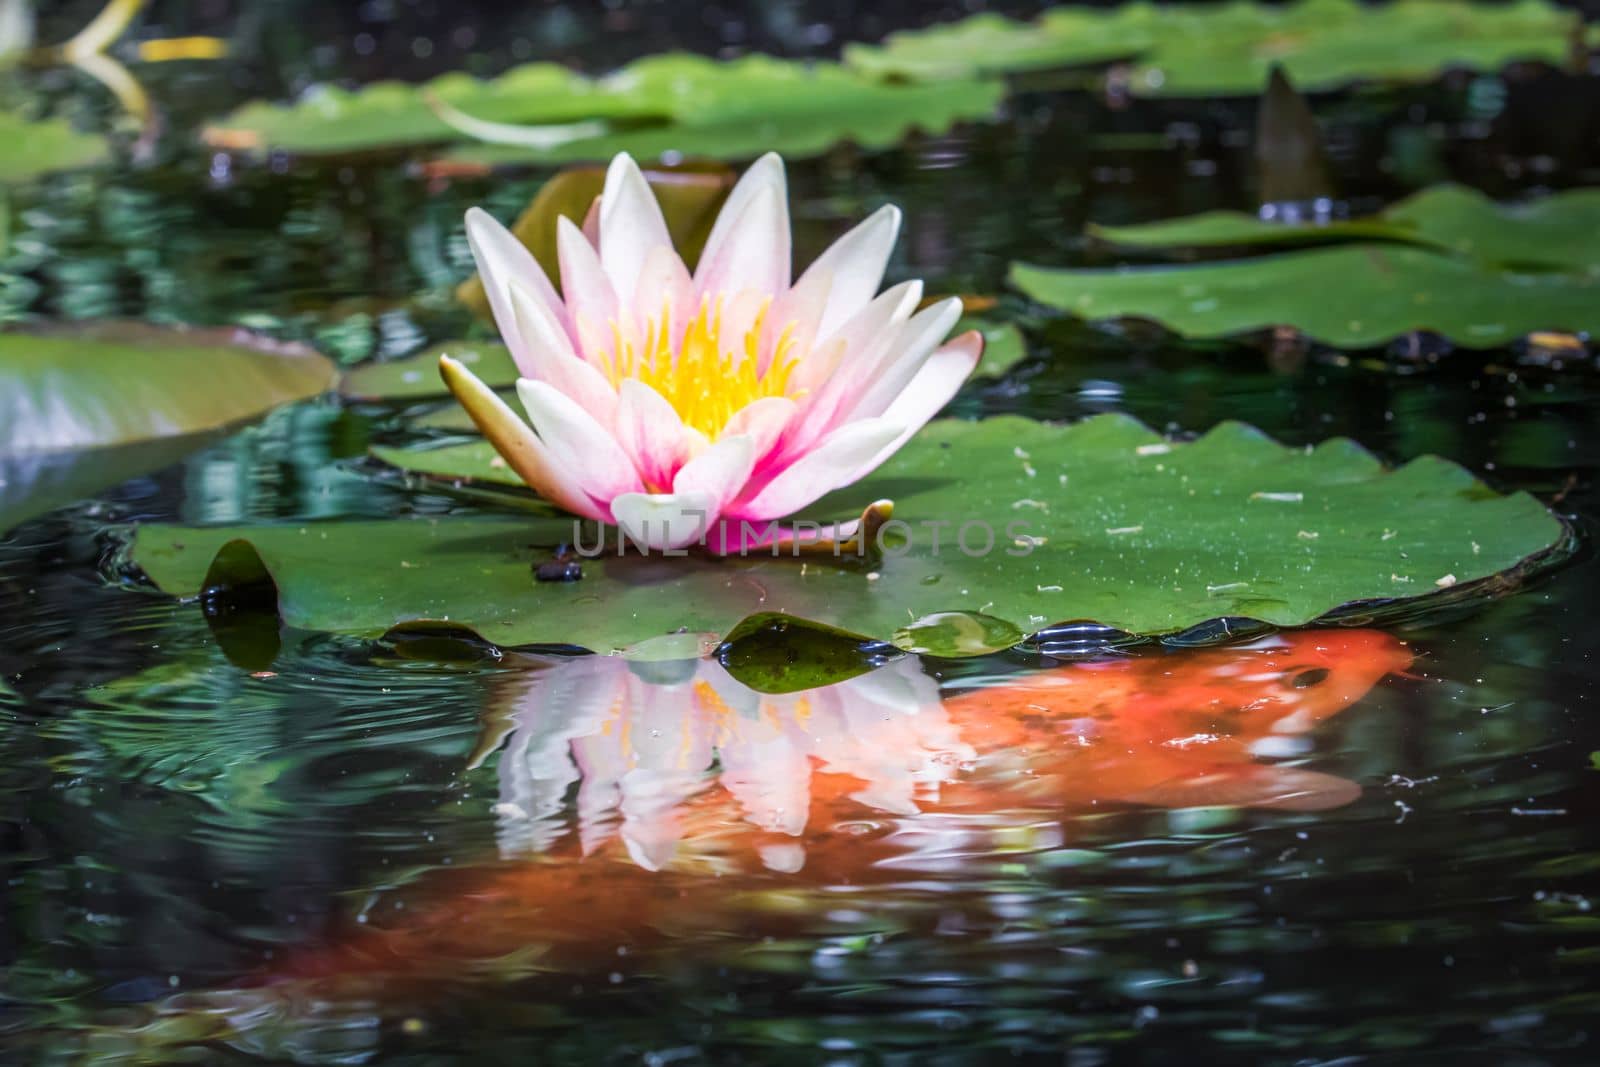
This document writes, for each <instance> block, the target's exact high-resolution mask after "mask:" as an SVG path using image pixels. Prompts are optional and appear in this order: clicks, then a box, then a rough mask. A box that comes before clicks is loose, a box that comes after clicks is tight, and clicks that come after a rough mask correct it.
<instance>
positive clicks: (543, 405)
mask: <svg viewBox="0 0 1600 1067" xmlns="http://www.w3.org/2000/svg"><path fill="white" fill-rule="evenodd" d="M900 223H901V216H900V212H899V211H898V210H897V209H896V208H893V207H885V208H882V209H880V210H879V211H877V212H875V213H874V214H873V215H872V216H871V217H869V218H868V219H866V220H865V221H863V222H862V223H860V224H859V225H858V226H856V227H855V228H854V229H852V230H850V231H849V232H848V233H846V234H845V235H844V236H843V237H841V238H839V240H838V241H836V242H835V243H834V244H833V245H832V246H831V247H830V248H829V249H828V250H827V251H826V252H824V253H823V254H822V255H821V256H820V257H818V258H817V260H816V261H815V262H813V263H812V264H811V265H810V267H809V268H808V269H807V270H806V271H805V272H804V273H803V274H801V276H800V278H799V280H798V281H797V282H792V281H791V279H792V273H791V271H792V267H791V258H792V249H791V236H790V226H789V202H788V186H787V181H786V179H785V176H784V169H783V161H782V160H781V159H780V158H779V157H778V156H776V155H767V156H763V157H762V158H761V159H759V160H757V161H756V162H755V164H753V165H752V166H751V167H750V169H749V170H747V171H746V172H745V174H744V175H743V177H741V178H740V180H739V182H738V183H737V184H736V185H735V186H734V188H733V190H732V191H731V192H730V193H729V195H728V199H727V201H726V203H725V204H724V205H723V207H722V210H721V212H720V213H719V214H718V216H717V219H716V221H715V223H714V224H713V226H712V229H711V233H710V235H709V236H708V238H707V241H706V246H705V251H704V252H703V254H702V255H701V259H700V263H699V265H698V267H697V268H696V270H695V271H694V272H693V274H691V273H690V271H689V270H688V268H687V267H686V266H685V265H684V262H683V260H682V258H681V257H680V256H679V254H678V253H677V251H676V250H674V249H673V247H672V244H671V237H670V235H669V233H668V230H667V225H666V221H665V219H664V217H663V215H662V212H661V208H660V205H659V204H658V203H657V201H656V199H655V196H654V194H653V193H652V191H651V189H650V186H649V184H648V183H647V182H646V181H645V178H644V175H643V173H642V172H641V171H640V170H639V167H638V165H637V164H635V163H634V161H633V160H632V159H631V158H629V157H628V156H627V155H625V154H624V155H619V156H617V157H616V159H614V160H613V161H612V163H611V166H610V167H609V169H608V170H607V172H606V181H605V187H604V191H603V192H602V194H601V196H600V197H599V199H598V201H597V206H596V207H595V208H594V209H591V211H590V213H589V216H588V217H587V218H586V219H585V220H584V225H583V228H582V229H580V228H579V227H578V226H577V225H576V224H575V223H574V222H573V221H571V220H568V219H562V220H560V222H559V223H558V228H557V242H556V243H557V255H558V260H559V264H560V274H561V277H560V283H561V289H562V291H561V294H559V295H558V294H557V293H556V291H555V287H554V286H553V285H552V284H551V280H550V279H549V278H547V277H546V276H545V274H544V273H543V271H542V270H541V269H540V267H539V265H538V264H537V263H536V262H535V261H534V259H533V257H532V255H531V254H529V253H528V251H527V250H526V249H525V248H523V247H522V245H521V244H520V243H519V242H518V241H517V240H516V238H515V237H513V236H512V235H511V234H510V233H509V232H508V231H507V230H506V229H505V228H504V227H502V226H501V225H500V224H499V223H497V222H495V221H494V220H493V219H492V218H490V217H489V216H488V215H486V214H485V213H483V212H482V211H478V210H476V209H475V210H473V211H472V212H470V213H469V214H468V217H467V236H468V240H469V242H470V243H471V245H472V252H473V256H474V258H475V260H476V261H477V264H478V268H479V271H480V273H481V274H482V275H483V280H484V287H485V290H486V292H487V293H488V297H489V301H490V304H491V306H492V308H493V310H494V315H495V322H496V324H497V325H498V326H499V328H500V332H501V333H502V335H504V337H505V340H506V344H507V345H508V346H509V347H510V349H511V351H512V354H513V356H514V357H515V359H516V361H517V365H518V367H519V368H521V370H522V372H523V374H524V375H525V377H524V378H523V379H522V380H520V381H519V382H518V383H517V389H518V394H519V396H520V397H521V399H522V402H523V404H524V406H525V407H526V409H527V413H528V420H529V423H531V426H529V425H528V424H523V423H521V420H519V419H517V418H516V416H515V414H514V413H513V412H511V409H510V408H509V407H507V406H506V405H505V404H504V403H503V402H501V401H500V400H499V399H498V398H497V397H495V395H494V394H493V392H491V391H490V390H488V389H487V388H485V387H484V386H483V384H482V383H481V382H478V381H477V379H475V378H473V377H472V376H471V375H470V374H469V373H468V372H467V371H466V370H465V368H463V367H461V366H460V365H459V364H455V363H454V362H453V361H449V362H448V363H447V364H445V365H442V367H441V370H442V372H443V373H444V374H445V376H446V380H447V381H449V382H450V383H451V388H452V390H453V391H454V392H455V393H456V394H457V396H459V397H461V398H462V403H463V404H464V405H466V406H467V407H468V409H469V411H472V412H473V418H474V420H475V421H477V422H478V424H479V425H480V427H483V428H484V432H485V433H486V434H487V435H489V437H490V440H491V441H492V442H493V443H494V445H495V447H496V448H498V449H500V450H501V451H502V453H504V454H505V456H506V459H507V462H509V463H510V464H511V465H512V467H513V469H515V470H516V471H517V472H518V473H519V474H520V475H522V477H523V478H524V479H525V480H526V481H527V482H528V484H529V485H531V486H532V487H533V488H535V489H536V490H538V491H539V492H540V493H542V494H544V495H546V496H547V497H549V498H550V499H551V500H552V501H553V502H555V503H557V504H558V505H560V506H561V507H565V508H568V509H569V510H571V511H573V512H574V513H576V514H579V515H583V516H585V517H588V518H596V519H600V520H602V521H610V522H614V523H616V524H617V525H618V526H620V527H621V528H622V529H623V531H624V532H625V533H626V534H627V535H628V536H629V537H630V538H632V539H633V540H635V541H636V542H639V543H642V544H645V545H647V546H649V547H650V548H653V549H658V550H668V549H674V550H675V549H679V548H682V547H684V546H686V545H689V544H692V543H695V542H700V543H707V544H708V547H710V548H711V549H712V550H713V551H718V550H722V551H729V550H736V549H738V548H740V547H748V546H747V545H746V544H745V542H747V541H752V540H753V541H757V542H760V541H763V540H765V539H769V538H771V537H779V536H782V535H781V534H776V535H774V534H761V533H758V534H753V535H751V536H750V537H746V536H745V534H744V533H743V532H742V530H741V532H739V533H738V534H737V535H730V534H729V532H728V530H727V526H728V525H730V524H731V525H732V526H734V527H735V528H738V527H739V525H740V522H741V520H750V521H754V522H760V523H767V522H769V521H770V520H775V519H779V518H782V517H784V516H787V515H791V514H793V513H795V512H796V511H797V510H799V509H801V508H803V507H805V506H806V505H808V504H810V503H811V502H812V501H814V500H816V499H817V498H818V497H820V496H822V495H823V494H825V493H827V492H830V491H831V490H833V489H836V488H838V487H840V486H842V485H847V484H849V483H850V482H853V481H855V480H857V479H859V478H861V477H862V476H864V475H866V474H867V473H868V472H870V471H871V470H872V469H873V468H874V467H876V466H877V465H878V464H879V463H881V462H883V461H884V460H885V459H886V458H888V456H889V455H890V454H892V453H893V452H894V451H895V449H897V448H899V447H900V446H901V445H902V444H903V443H904V442H905V441H906V440H907V438H909V437H910V435H911V434H913V433H915V432H916V430H917V429H918V428H920V427H921V426H922V424H923V423H925V422H926V421H927V420H928V419H929V418H931V417H932V416H933V415H934V414H935V413H936V412H937V411H938V410H939V408H941V407H942V406H943V405H944V404H945V403H947V402H948V401H949V399H950V397H951V396H953V395H954V393H955V391H956V390H957V389H959V388H960V385H961V383H962V381H964V380H965V378H966V377H967V376H968V375H969V374H971V372H972V370H973V368H974V367H975V366H976V364H977V360H978V356H979V355H980V354H981V352H982V339H981V337H980V336H979V335H978V334H976V333H970V334H964V335H963V336H962V337H960V338H957V339H956V340H954V341H951V342H948V343H945V344H943V345H942V346H941V342H942V341H943V339H944V337H945V335H946V334H947V333H948V332H949V330H950V328H951V326H952V325H953V324H954V322H955V320H956V318H957V317H958V316H959V315H960V302H959V301H956V300H947V301H942V302H940V303H939V304H936V305H934V306H933V307H930V308H928V309H925V310H923V311H921V312H917V311H916V308H917V305H918V304H919V303H920V302H921V299H922V283H921V282H918V281H908V282H904V283H902V284H899V285H896V286H894V287H893V288H891V289H889V290H888V291H887V292H884V293H881V294H878V293H877V289H878V286H879V285H880V284H881V283H882V280H883V275H884V271H885V270H886V268H887V266H888V262H889V258H890V254H891V252H892V250H893V247H894V243H895V239H896V237H897V236H898V234H899V230H900ZM875 294H876V295H875ZM719 529H720V533H719V532H718V531H719Z"/></svg>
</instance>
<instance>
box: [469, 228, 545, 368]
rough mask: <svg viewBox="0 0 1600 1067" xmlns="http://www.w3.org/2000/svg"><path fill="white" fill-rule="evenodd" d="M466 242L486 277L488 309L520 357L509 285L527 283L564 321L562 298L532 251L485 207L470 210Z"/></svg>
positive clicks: (536, 297) (520, 344) (533, 293)
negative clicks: (485, 209) (484, 208)
mask: <svg viewBox="0 0 1600 1067" xmlns="http://www.w3.org/2000/svg"><path fill="white" fill-rule="evenodd" d="M467 245H468V247H470V248H471V249H472V259H473V262H475V263H476V264H477V265H478V275H479V277H481V278H482V279H483V291H484V293H485V295H486V296H488V298H489V309H490V310H491V311H492V312H494V321H495V325H496V326H498V327H499V328H500V335H501V336H502V337H504V338H505V342H506V345H507V346H508V347H509V348H510V349H511V355H512V358H514V359H517V360H519V361H520V359H521V357H522V353H521V351H520V350H521V348H522V346H523V342H522V339H521V336H520V335H519V334H518V332H517V325H516V322H515V321H514V319H513V318H512V315H511V303H510V297H509V295H508V292H509V289H510V286H511V285H512V284H513V283H519V284H521V285H522V286H524V287H525V288H526V289H527V290H528V291H529V292H530V293H532V295H533V296H534V298H535V299H537V300H538V301H540V302H541V303H542V304H544V306H545V308H546V309H547V310H548V311H549V312H550V314H551V316H552V317H553V318H555V320H556V321H557V322H562V321H563V318H564V315H565V309H564V308H563V307H562V304H561V298H560V297H559V296H557V295H556V291H555V287H554V286H552V285H551V284H550V279H549V278H547V277H545V273H544V268H543V267H541V266H539V263H538V261H537V260H535V259H534V258H533V253H532V252H529V251H528V250H527V248H525V247H523V244H522V242H521V241H519V240H517V239H516V237H514V236H513V235H512V233H511V231H510V230H508V229H506V228H505V227H504V226H502V225H500V223H498V222H496V221H495V219H494V216H492V215H490V214H489V213H488V212H487V211H484V210H483V209H482V208H476V207H475V208H471V209H470V210H468V211H467Z"/></svg>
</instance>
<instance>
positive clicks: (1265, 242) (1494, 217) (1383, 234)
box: [1089, 185, 1600, 274]
mask: <svg viewBox="0 0 1600 1067" xmlns="http://www.w3.org/2000/svg"><path fill="white" fill-rule="evenodd" d="M1089 232H1090V233H1091V234H1093V235H1094V236H1095V237H1098V238H1100V239H1101V240H1103V241H1107V242H1109V243H1111V244H1114V245H1118V246H1121V247H1123V248H1139V249H1178V248H1231V247H1243V246H1271V245H1309V244H1323V243H1340V242H1351V241H1366V240H1381V241H1395V242H1399V243H1404V244H1414V245H1419V246H1422V247H1425V248H1430V249H1436V250H1442V251H1447V252H1452V253H1455V254H1457V255H1460V256H1465V257H1469V258H1472V259H1475V260H1479V261H1481V262H1483V263H1486V264H1491V265H1494V266H1500V267H1514V268H1521V269H1528V270H1547V271H1568V272H1572V273H1579V274H1600V242H1596V241H1595V239H1594V235H1595V234H1596V233H1600V189H1574V190H1571V191H1568V192H1564V193H1557V194H1556V195H1554V196H1548V197H1545V198H1543V199H1540V200H1535V201H1532V202H1529V203H1525V204H1498V203H1496V202H1495V201H1493V200H1491V199H1490V198H1489V197H1487V196H1485V195H1483V194H1482V193H1480V192H1478V191H1477V190H1474V189H1467V188H1464V187H1463V186H1459V185H1440V186H1436V187H1434V188H1432V189H1426V190H1424V191H1423V192H1420V193H1417V194H1416V195H1414V196H1411V197H1408V198H1406V199H1405V200H1402V201H1400V202H1399V203H1397V204H1395V205H1394V206H1393V207H1390V208H1388V209H1387V210H1385V211H1382V212H1379V213H1378V214H1377V215H1373V216H1370V217H1367V218H1359V219H1347V220H1332V221H1328V222H1325V223H1320V224H1319V223H1316V222H1301V223H1284V222H1276V221H1271V220H1264V219H1261V218H1259V217H1257V216H1254V215H1246V214H1244V213H1242V212H1236V211H1211V212H1206V213H1204V214H1200V215H1191V216H1188V217H1186V218H1179V219H1168V220H1163V221H1161V222H1151V223H1144V224H1141V225H1136V226H1093V225H1091V226H1090V227H1089Z"/></svg>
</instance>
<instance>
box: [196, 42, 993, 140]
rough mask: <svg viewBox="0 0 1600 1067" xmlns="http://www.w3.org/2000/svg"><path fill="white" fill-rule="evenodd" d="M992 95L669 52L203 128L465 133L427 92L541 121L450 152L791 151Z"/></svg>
mask: <svg viewBox="0 0 1600 1067" xmlns="http://www.w3.org/2000/svg"><path fill="white" fill-rule="evenodd" d="M1003 92H1004V90H1003V87H1001V86H998V85H994V84H992V83H988V82H982V81H976V80H960V79H957V80H952V81H949V82H944V83H940V84H916V85H907V84H898V83H889V82H885V81H881V80H879V79H876V78H872V77H868V76H865V75H862V74H859V73H857V72H855V71H852V70H849V69H846V68H844V67H842V66H839V65H837V64H832V63H816V64H806V63H798V62H791V61H787V60H781V59H774V58H772V57H769V56H759V55H755V56H747V57H744V58H742V59H738V60H733V61H730V62H718V61H716V60H712V59H707V58H704V57H700V56H691V55H684V54H669V55H660V56H651V57H648V58H646V59H641V60H639V61H637V62H635V63H632V64H630V65H629V66H627V67H624V68H622V69H621V70H619V71H617V72H615V73H614V74H611V75H608V76H606V77H604V78H599V79H589V78H585V77H582V76H581V75H578V74H574V73H572V72H571V71H569V70H567V69H566V68H564V67H560V66H557V65H554V64H548V63H536V64H529V65H527V66H522V67H517V68H514V69H512V70H510V71H508V72H507V73H505V74H503V75H501V76H500V77H499V78H496V79H494V80H493V81H478V80H476V79H473V78H470V77H468V76H466V75H463V74H449V75H446V76H444V77H442V78H438V79H436V80H434V81H432V82H429V83H427V84H426V85H424V86H420V87H419V86H409V85H402V84H399V83H395V82H384V83H380V84H377V85H371V86H367V87H365V88H362V89H358V90H355V91H354V92H347V91H345V90H342V89H338V88H334V87H321V88H318V89H316V90H315V91H313V92H312V93H310V94H308V95H307V96H306V97H304V98H303V99H301V100H300V101H299V102H297V103H295V104H293V105H289V106H281V105H276V104H268V103H254V104H248V105H246V106H245V107H243V108H241V109H240V110H238V111H236V112H234V113H233V114H232V115H230V116H228V117H227V118H225V119H223V120H221V121H220V122H219V123H217V124H216V125H215V126H214V127H212V128H210V129H209V130H208V131H207V133H206V136H207V139H208V140H210V141H211V142H212V143H214V144H220V145H227V146H230V147H240V148H261V149H269V148H270V149H278V150H283V151H288V152H295V153H302V154H321V153H340V152H351V151H358V150H363V149H372V148H381V147H393V146H397V145H422V144H441V143H449V142H459V141H462V140H464V139H465V135H464V134H463V133H461V132H460V131H459V130H457V129H456V128H454V127H452V126H450V125H448V124H446V123H445V122H444V121H443V120H441V119H440V118H438V117H437V116H436V115H435V114H434V112H433V110H432V108H431V107H430V105H429V102H428V98H429V95H430V94H431V95H432V96H433V97H436V98H437V99H438V100H440V101H443V102H445V103H447V104H449V105H450V106H451V107H453V108H455V109H457V110H458V111H460V112H462V113H464V114H466V115H469V116H471V117H472V118H473V119H479V120H484V121H490V122H496V123H509V124H515V125H521V126H539V127H546V129H545V130H544V131H543V132H542V133H541V134H540V135H539V136H540V137H541V139H542V144H541V145H540V146H539V147H531V146H526V145H503V144H476V145H469V146H464V147H462V148H460V149H458V150H457V151H455V152H453V153H451V156H450V158H452V159H456V160H460V161H471V162H477V163H500V162H540V163H552V162H563V163H564V162H576V161H596V160H605V159H608V158H610V157H611V156H612V155H614V154H615V153H616V152H619V151H629V152H632V153H633V154H634V155H636V156H638V157H639V158H640V159H641V160H654V159H658V158H660V157H661V156H663V155H665V154H668V153H676V154H678V155H681V156H709V157H713V158H718V159H740V158H747V157H752V156H756V155H759V154H761V153H762V152H765V151H779V152H783V153H785V154H786V155H790V156H801V155H806V154H815V153H818V152H822V151H825V150H826V149H827V148H829V147H831V146H832V145H834V144H837V143H839V142H841V141H847V140H849V141H855V142H857V143H859V144H862V145H865V146H868V147H882V146H886V145H889V144H893V143H896V142H898V141H899V140H901V139H902V138H903V137H904V136H905V134H906V133H907V132H908V131H909V130H911V129H913V128H922V129H926V130H928V131H929V132H933V133H941V132H943V131H944V130H945V129H947V128H948V127H949V126H950V124H951V123H953V122H955V121H957V120H960V119H981V118H986V117H988V116H989V115H990V114H991V113H992V112H993V111H994V109H995V108H996V107H997V106H998V105H999V102H1000V99H1001V96H1002V95H1003Z"/></svg>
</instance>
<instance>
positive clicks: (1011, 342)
mask: <svg viewBox="0 0 1600 1067" xmlns="http://www.w3.org/2000/svg"><path fill="white" fill-rule="evenodd" d="M967 330H977V331H978V332H980V333H982V334H983V358H982V359H980V360H979V361H978V366H977V369H976V370H974V371H973V372H972V376H973V377H974V378H997V377H999V376H1000V375H1002V374H1004V373H1005V372H1006V371H1008V370H1010V369H1011V368H1012V367H1015V366H1016V365H1017V364H1018V363H1020V362H1022V361H1023V360H1024V359H1026V358H1027V357H1028V343H1027V340H1026V339H1025V338H1023V336H1022V331H1021V330H1019V329H1017V327H1016V326H1015V325H1013V324H1012V323H1009V322H996V321H994V320H992V319H986V318H982V317H979V316H969V317H966V318H962V319H961V320H960V321H958V322H957V323H956V325H955V328H954V329H952V330H951V331H950V332H951V334H959V333H964V332H966V331H967Z"/></svg>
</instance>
